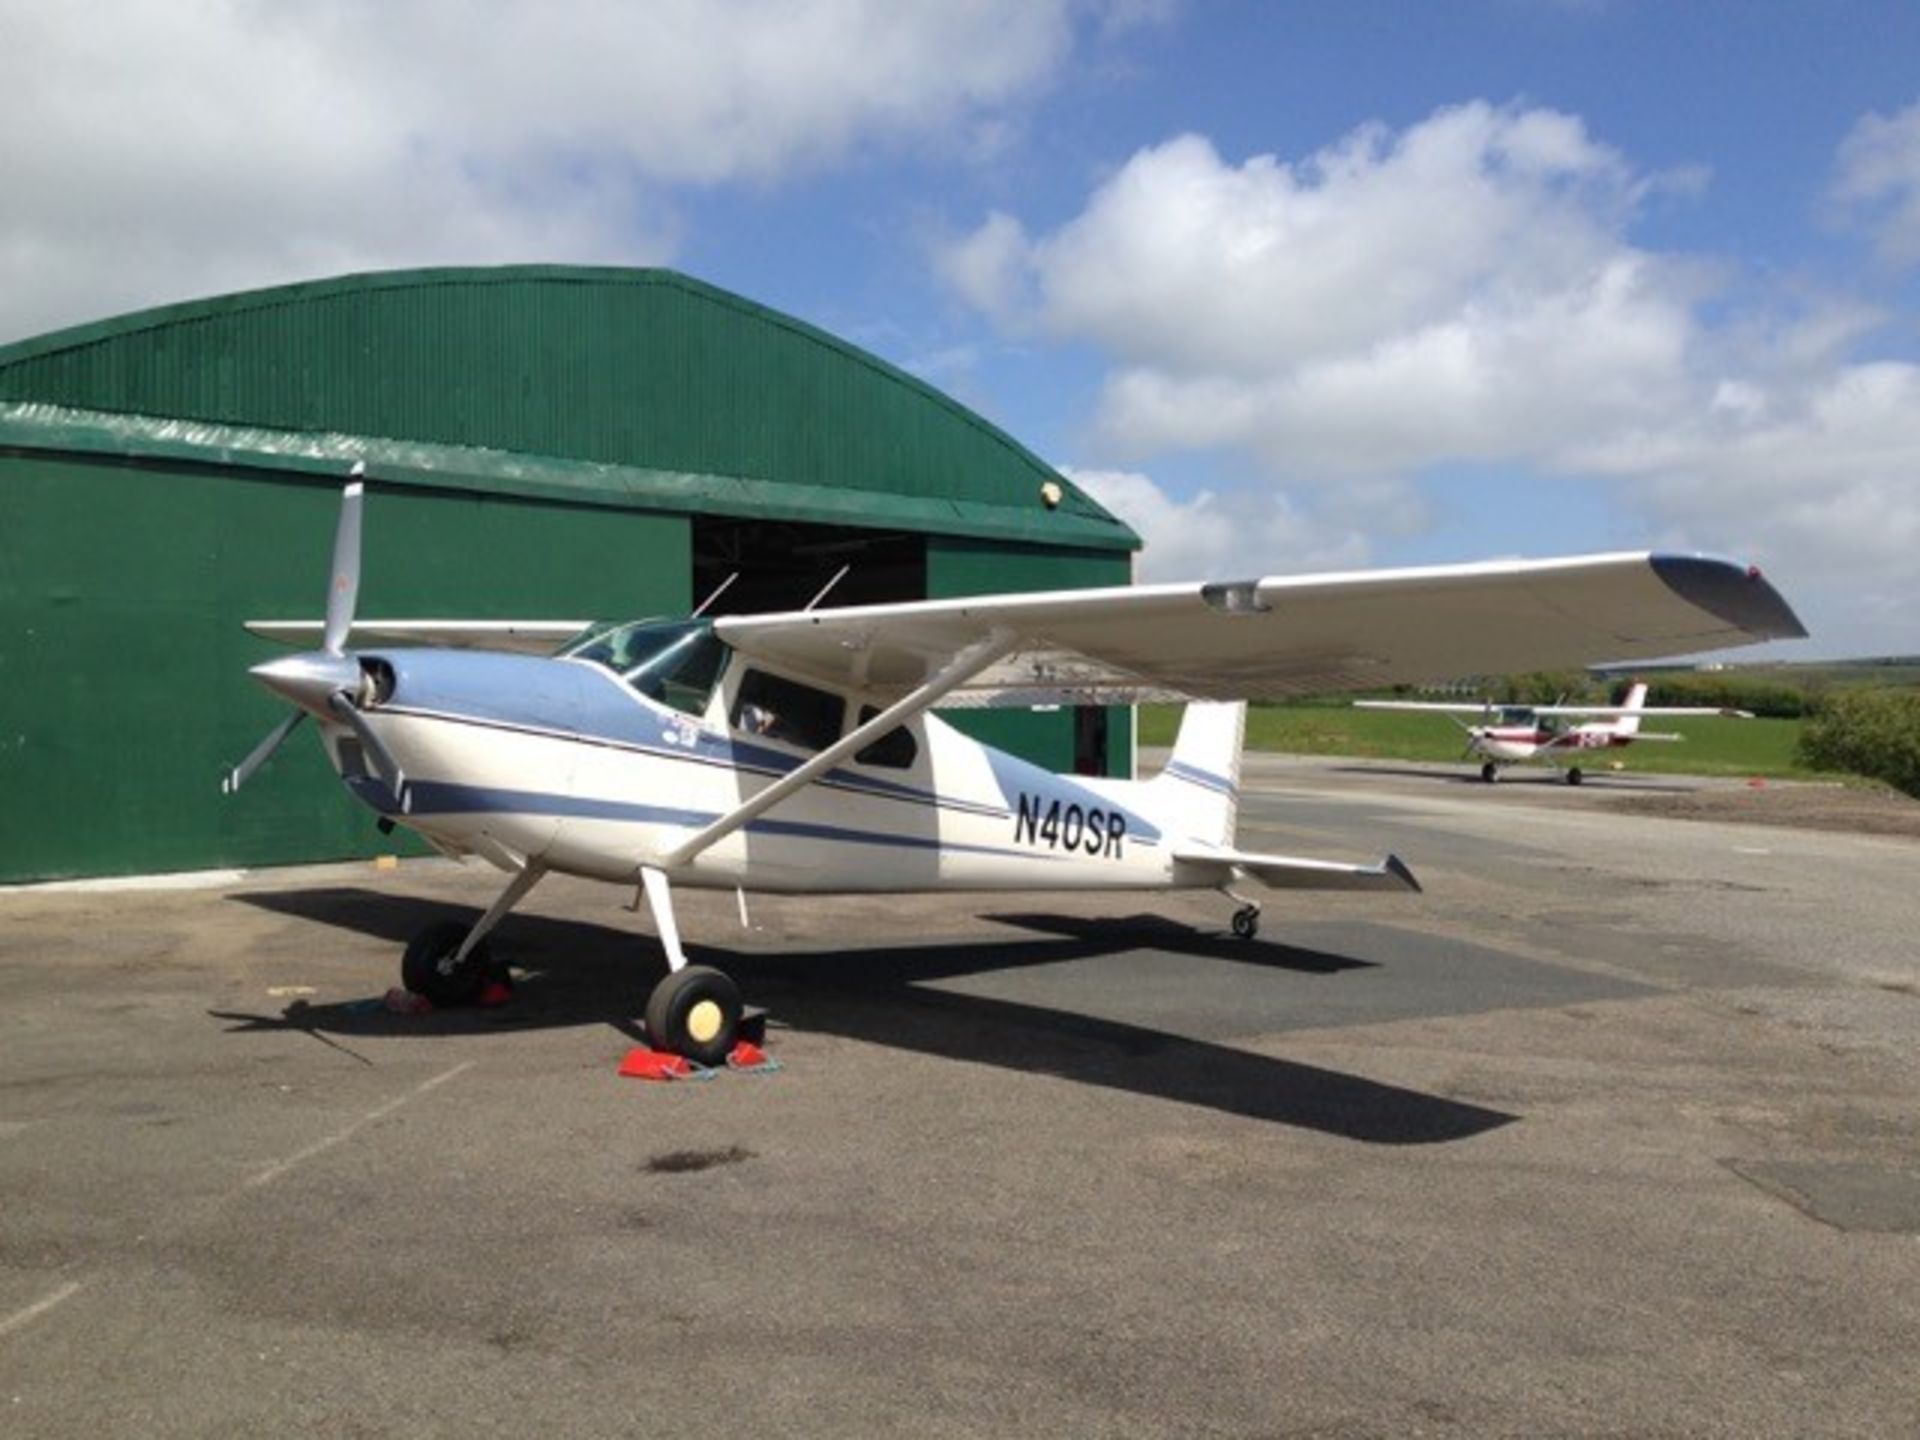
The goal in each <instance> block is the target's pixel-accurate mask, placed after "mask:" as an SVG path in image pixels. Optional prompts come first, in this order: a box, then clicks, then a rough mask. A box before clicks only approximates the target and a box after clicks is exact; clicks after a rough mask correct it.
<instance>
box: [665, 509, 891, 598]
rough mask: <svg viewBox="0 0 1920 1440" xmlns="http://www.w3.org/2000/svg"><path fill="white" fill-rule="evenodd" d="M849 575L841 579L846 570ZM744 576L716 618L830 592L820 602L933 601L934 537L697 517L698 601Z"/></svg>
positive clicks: (695, 565)
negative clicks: (930, 552) (930, 558)
mask: <svg viewBox="0 0 1920 1440" xmlns="http://www.w3.org/2000/svg"><path fill="white" fill-rule="evenodd" d="M843 567H844V568H845V570H846V573H845V574H844V575H841V576H840V578H839V579H838V580H837V581H836V580H834V576H835V575H836V574H839V572H840V571H841V569H842V568H843ZM730 575H732V576H737V577H738V578H737V579H735V580H734V581H733V583H732V584H731V585H727V589H726V591H725V593H724V594H722V595H721V596H720V598H719V599H717V600H715V601H714V602H713V604H712V605H711V606H710V607H709V608H708V610H707V613H708V614H709V615H761V614H765V613H766V612H767V611H769V610H798V609H800V608H801V607H802V606H803V605H806V604H807V603H808V602H809V601H811V600H812V599H813V597H814V596H816V595H818V594H819V593H820V591H821V590H822V589H824V588H825V587H826V586H827V584H828V583H829V582H832V584H833V588H832V589H831V590H828V591H827V594H826V597H825V598H824V599H823V600H821V601H820V607H821V608H822V609H825V608H827V607H829V606H839V605H883V604H887V603H889V602H891V601H896V600H924V599H926V598H927V540H926V537H925V536H924V535H915V534H910V533H907V532H904V531H897V530H863V529H860V528H858V527H855V526H851V525H803V524H799V523H797V522H794V521H787V520H738V519H731V518H728V517H725V516H710V515H696V516H695V517H694V520H693V603H694V604H695V605H698V604H700V603H701V602H702V601H704V600H705V599H706V598H707V597H708V596H710V595H712V594H713V593H714V592H715V591H716V590H718V589H719V588H720V586H722V585H723V584H726V581H727V577H728V576H730Z"/></svg>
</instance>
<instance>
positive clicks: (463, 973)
mask: <svg viewBox="0 0 1920 1440" xmlns="http://www.w3.org/2000/svg"><path fill="white" fill-rule="evenodd" d="M471 928H472V927H471V926H469V925H467V924H465V923H463V922H462V921H459V920H443V921H441V922H440V923H439V924H437V925H429V926H428V927H427V928H426V929H424V930H422V931H421V932H420V933H419V934H418V935H415V936H414V937H413V939H411V940H409V941H408V942H407V949H406V953H405V954H404V955H403V956H401V958H400V983H401V984H403V985H405V986H406V987H407V989H409V990H411V991H412V992H413V993H414V994H416V995H424V996H426V997H427V999H429V1000H431V1001H432V1002H433V1003H434V1004H435V1005H441V1006H447V1005H467V1004H471V1003H472V1002H473V1001H474V1000H475V999H477V998H478V997H479V994H480V987H481V986H483V985H484V984H485V983H486V980H487V972H488V970H489V969H490V968H491V967H492V965H493V952H492V951H491V950H489V949H488V948H487V942H486V941H485V940H482V941H481V942H480V943H479V944H478V945H476V946H474V947H473V949H471V950H469V951H468V952H467V956H466V959H464V960H462V961H460V962H459V963H458V964H455V963H454V956H456V955H458V954H459V953H460V945H461V942H462V941H464V940H465V939H466V938H467V932H468V930H470V929H471Z"/></svg>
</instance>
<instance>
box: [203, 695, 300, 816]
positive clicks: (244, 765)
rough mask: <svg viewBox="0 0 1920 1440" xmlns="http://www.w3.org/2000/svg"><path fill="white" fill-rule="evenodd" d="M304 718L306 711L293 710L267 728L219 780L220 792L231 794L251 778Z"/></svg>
mask: <svg viewBox="0 0 1920 1440" xmlns="http://www.w3.org/2000/svg"><path fill="white" fill-rule="evenodd" d="M306 718H307V712H306V711H304V710H295V711H294V712H293V713H292V714H291V715H289V716H287V718H286V719H284V720H282V721H281V722H280V723H279V724H278V725H276V726H274V727H273V729H271V730H269V731H268V732H267V738H266V739H264V740H262V741H261V742H260V743H259V744H258V745H256V746H254V747H253V750H252V752H251V753H250V754H248V756H247V758H246V759H244V760H242V761H241V762H240V763H239V764H238V765H236V766H234V767H233V769H231V770H229V771H228V772H227V773H226V776H225V777H224V778H223V779H222V780H221V781H220V793H221V794H222V795H231V794H233V792H234V791H236V790H238V789H239V788H240V787H241V786H242V785H244V784H246V783H247V781H248V780H249V779H251V778H252V776H253V772H254V771H256V770H258V769H259V768H260V767H261V766H262V765H264V764H266V763H267V757H268V756H270V755H272V754H273V752H274V751H276V750H278V749H279V748H280V742H281V741H282V740H284V739H286V738H287V736H289V735H291V734H292V733H293V730H294V727H295V726H296V725H298V724H299V723H300V722H301V721H302V720H304V719H306Z"/></svg>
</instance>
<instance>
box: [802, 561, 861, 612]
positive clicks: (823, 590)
mask: <svg viewBox="0 0 1920 1440" xmlns="http://www.w3.org/2000/svg"><path fill="white" fill-rule="evenodd" d="M852 568H853V562H852V561H851V560H849V561H848V562H847V563H846V564H844V565H842V566H841V567H840V568H839V569H838V570H836V571H834V572H833V578H832V579H831V580H829V581H827V583H826V584H824V585H822V586H821V587H820V593H819V594H818V595H815V596H814V597H813V598H812V599H811V600H809V601H807V603H806V604H805V605H802V606H801V607H800V611H801V613H802V614H805V613H806V612H807V611H809V610H811V609H813V607H814V606H816V605H818V604H819V603H820V602H821V601H822V600H824V599H826V598H827V592H828V591H829V590H831V589H833V587H834V586H836V585H838V584H839V583H840V582H841V581H842V580H844V579H846V578H847V571H849V570H851V569H852Z"/></svg>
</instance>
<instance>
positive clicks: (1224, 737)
mask: <svg viewBox="0 0 1920 1440" xmlns="http://www.w3.org/2000/svg"><path fill="white" fill-rule="evenodd" d="M1246 731H1247V706H1246V702H1245V701H1244V700H1235V701H1229V702H1217V701H1204V702H1203V701H1195V702H1193V703H1191V704H1189V705H1188V706H1187V712H1186V714H1185V715H1183V716H1181V717H1180V733H1179V734H1178V735H1176V736H1175V737H1174V741H1173V754H1172V755H1170V756H1169V757H1168V759H1167V764H1166V768H1165V769H1163V770H1162V771H1161V772H1160V773H1159V774H1158V775H1156V776H1155V777H1154V778H1153V780H1152V781H1150V782H1149V784H1150V785H1151V786H1152V789H1153V792H1154V794H1153V806H1154V810H1155V812H1156V814H1158V815H1160V816H1162V817H1164V820H1163V823H1164V824H1167V825H1168V826H1170V827H1171V828H1172V829H1173V830H1174V831H1176V832H1177V833H1178V834H1180V835H1181V836H1182V837H1184V838H1186V839H1189V840H1198V841H1202V842H1203V843H1205V844H1209V845H1224V846H1231V845H1232V844H1233V836H1234V827H1235V824H1236V823H1237V822H1238V820H1239V814H1240V747H1241V744H1242V742H1243V741H1244V740H1245V739H1246Z"/></svg>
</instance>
